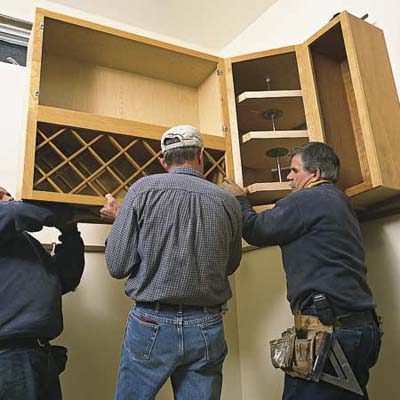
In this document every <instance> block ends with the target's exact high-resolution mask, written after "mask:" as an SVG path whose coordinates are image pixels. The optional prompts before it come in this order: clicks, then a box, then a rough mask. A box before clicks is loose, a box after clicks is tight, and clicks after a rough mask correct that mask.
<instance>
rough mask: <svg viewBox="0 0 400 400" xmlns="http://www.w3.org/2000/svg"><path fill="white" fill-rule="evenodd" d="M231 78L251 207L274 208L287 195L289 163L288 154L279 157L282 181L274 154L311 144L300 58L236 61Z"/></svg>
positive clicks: (293, 55)
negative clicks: (263, 205) (272, 204)
mask: <svg viewBox="0 0 400 400" xmlns="http://www.w3.org/2000/svg"><path fill="white" fill-rule="evenodd" d="M232 73H233V82H234V91H235V97H236V109H237V123H238V132H239V141H240V152H241V159H242V172H243V184H244V185H245V186H248V187H249V189H250V199H251V201H252V202H253V204H267V203H271V202H274V201H276V200H278V199H279V198H281V197H283V196H284V195H286V194H287V193H288V191H289V187H288V186H287V183H286V184H285V183H284V182H285V181H286V176H287V174H288V173H289V164H290V163H289V159H288V157H287V156H286V155H283V156H281V157H280V158H279V163H280V165H281V181H282V182H280V179H279V174H278V171H277V160H276V158H275V157H271V150H273V149H277V148H283V149H286V150H287V151H289V150H290V149H292V148H293V147H295V146H298V145H301V144H302V143H305V142H307V141H308V133H307V124H306V118H305V111H304V105H303V98H302V92H301V86H300V79H299V72H298V67H297V59H296V53H295V51H290V52H285V53H282V54H275V55H269V56H265V57H259V58H255V59H249V60H244V61H238V62H234V63H233V64H232ZM267 153H269V155H268V154H267ZM254 184H262V185H258V186H257V185H256V186H254ZM253 191H254V192H253ZM256 192H257V193H256Z"/></svg>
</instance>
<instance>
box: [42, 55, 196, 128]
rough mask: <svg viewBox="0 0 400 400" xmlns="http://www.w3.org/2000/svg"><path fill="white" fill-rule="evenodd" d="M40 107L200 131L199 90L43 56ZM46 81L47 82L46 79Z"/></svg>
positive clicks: (124, 72)
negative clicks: (179, 125)
mask: <svg viewBox="0 0 400 400" xmlns="http://www.w3.org/2000/svg"><path fill="white" fill-rule="evenodd" d="M44 61H45V62H43V65H42V72H41V74H42V79H41V87H40V99H39V104H40V105H46V106H51V107H57V108H63V109H68V110H75V111H82V112H88V113H93V114H100V115H107V116H111V117H116V118H124V119H132V120H136V121H142V122H147V123H153V124H158V125H165V126H172V125H176V124H181V123H188V124H192V125H195V126H198V125H199V114H198V100H197V90H196V89H193V88H190V87H187V86H183V85H177V84H174V83H170V82H165V81H161V80H158V79H152V78H148V77H145V76H142V75H137V74H133V73H129V72H126V71H120V70H115V69H111V68H106V67H100V66H97V65H93V64H85V63H82V62H79V61H74V60H70V59H65V58H60V57H54V56H49V55H46V56H45V57H44ZM44 78H45V79H44Z"/></svg>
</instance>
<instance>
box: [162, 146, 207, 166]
mask: <svg viewBox="0 0 400 400" xmlns="http://www.w3.org/2000/svg"><path fill="white" fill-rule="evenodd" d="M200 150H201V148H200V147H178V148H176V149H171V150H167V151H166V152H165V153H164V154H163V156H164V160H165V162H166V163H167V165H169V166H170V165H174V164H177V165H179V164H184V163H185V162H186V161H192V160H194V159H195V158H196V156H197V153H198V152H199V151H200Z"/></svg>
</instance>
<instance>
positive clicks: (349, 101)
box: [309, 23, 368, 189]
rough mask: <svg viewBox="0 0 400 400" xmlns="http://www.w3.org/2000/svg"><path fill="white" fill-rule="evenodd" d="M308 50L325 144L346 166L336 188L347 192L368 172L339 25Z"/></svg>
mask: <svg viewBox="0 0 400 400" xmlns="http://www.w3.org/2000/svg"><path fill="white" fill-rule="evenodd" d="M309 49H310V55H311V58H312V63H313V69H314V77H315V84H316V88H317V95H318V100H319V106H320V112H321V119H322V123H323V128H324V134H325V141H326V143H328V144H330V145H331V146H332V147H333V148H334V150H335V151H336V152H337V154H338V156H339V158H340V160H341V164H342V165H343V166H346V168H342V169H341V176H340V179H339V181H338V186H339V187H341V188H342V189H348V188H351V187H352V186H356V185H358V184H361V183H362V182H363V181H366V180H368V177H367V176H366V174H367V173H368V172H367V171H368V168H362V167H361V165H360V155H361V156H362V155H363V154H365V149H364V147H363V146H364V145H363V141H362V133H361V125H360V118H359V115H358V111H357V105H356V99H355V95H354V89H353V83H352V78H351V74H350V69H349V63H348V59H347V54H346V48H345V43H344V38H343V32H342V28H341V24H340V23H337V24H335V25H334V26H333V27H332V28H331V29H330V30H328V31H327V32H325V33H324V34H322V35H321V36H320V37H319V38H318V39H316V40H315V41H314V42H313V43H312V44H311V45H310V46H309ZM363 174H364V176H363Z"/></svg>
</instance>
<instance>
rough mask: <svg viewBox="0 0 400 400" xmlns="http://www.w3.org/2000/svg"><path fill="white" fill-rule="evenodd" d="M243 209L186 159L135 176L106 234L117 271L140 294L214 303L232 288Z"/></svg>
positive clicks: (109, 263) (175, 301)
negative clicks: (171, 166)
mask: <svg viewBox="0 0 400 400" xmlns="http://www.w3.org/2000/svg"><path fill="white" fill-rule="evenodd" d="M241 235H242V226H241V210H240V205H239V202H238V201H237V200H236V199H235V198H234V197H233V196H232V195H231V194H229V193H228V192H227V191H225V190H224V189H222V188H220V187H218V186H216V185H215V184H213V183H211V182H208V181H207V180H206V179H204V178H203V175H202V174H201V172H199V171H198V170H196V169H193V168H189V167H177V168H174V169H173V170H172V171H171V172H170V173H168V174H157V175H150V176H147V177H144V178H142V179H140V180H138V181H137V182H135V183H134V184H133V185H132V186H131V188H130V189H129V192H128V194H127V195H126V197H125V200H124V202H123V204H122V206H121V209H120V212H119V215H118V217H117V218H116V220H115V222H114V224H113V227H112V230H111V233H110V236H109V237H108V239H107V246H106V253H105V256H106V262H107V267H108V269H109V271H110V274H111V275H112V276H113V277H114V278H118V279H122V278H125V277H129V278H128V280H127V282H126V287H125V292H126V294H127V295H128V296H129V297H131V298H132V299H134V300H136V301H149V302H154V301H159V302H163V303H169V304H187V305H199V306H212V305H217V304H221V303H224V302H226V301H227V300H228V299H229V298H230V297H231V296H232V293H231V289H230V286H229V282H228V275H230V274H232V273H233V272H234V271H235V270H236V268H237V267H238V266H239V263H240V259H241V254H242V249H241Z"/></svg>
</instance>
